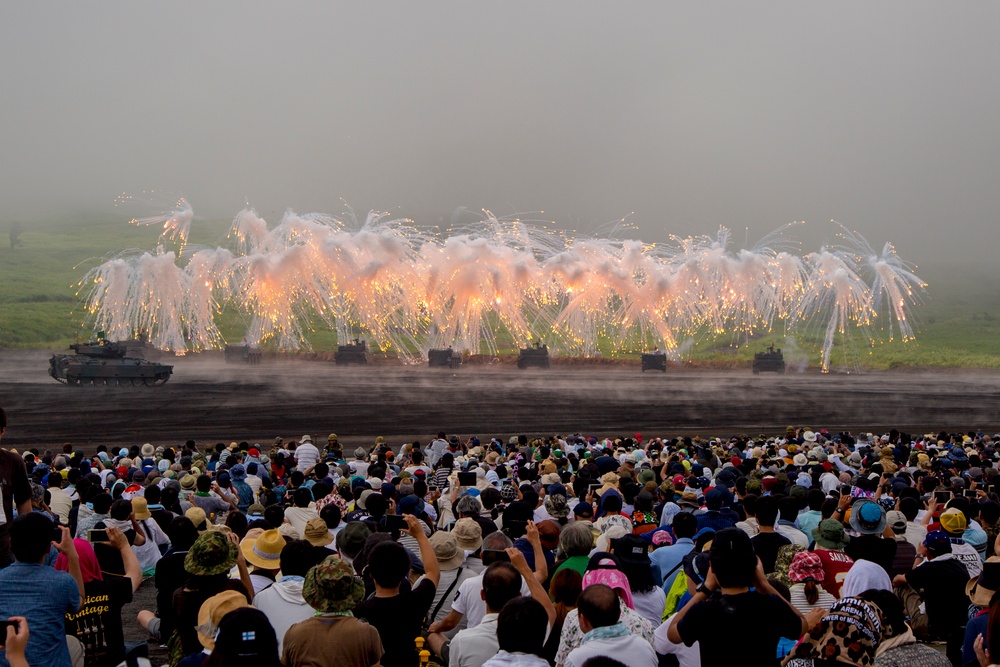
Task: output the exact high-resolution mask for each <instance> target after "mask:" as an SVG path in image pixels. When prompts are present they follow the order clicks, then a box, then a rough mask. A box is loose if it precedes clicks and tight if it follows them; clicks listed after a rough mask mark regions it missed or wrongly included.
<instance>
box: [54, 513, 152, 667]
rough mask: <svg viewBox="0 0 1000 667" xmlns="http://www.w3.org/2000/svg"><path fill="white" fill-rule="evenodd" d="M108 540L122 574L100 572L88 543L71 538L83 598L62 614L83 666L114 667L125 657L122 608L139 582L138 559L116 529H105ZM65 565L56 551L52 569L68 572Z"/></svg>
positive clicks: (63, 556)
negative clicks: (77, 643) (73, 609)
mask: <svg viewBox="0 0 1000 667" xmlns="http://www.w3.org/2000/svg"><path fill="white" fill-rule="evenodd" d="M108 539H109V543H110V545H111V546H112V547H114V548H115V549H118V552H119V553H120V554H121V558H122V562H123V563H124V565H125V576H124V577H119V576H116V575H113V574H109V575H106V576H105V575H104V574H102V572H101V568H100V565H99V564H98V562H97V556H96V555H95V554H94V549H93V547H91V545H90V543H89V542H87V540H81V539H76V540H74V544H75V546H76V551H77V554H79V560H80V573H81V575H82V576H83V588H84V593H85V597H84V601H83V604H82V605H81V606H80V611H78V612H76V613H67V614H66V634H67V635H72V636H74V637H76V638H77V639H78V640H79V641H80V643H81V644H82V645H83V648H84V650H85V651H86V659H87V667H114V665H117V664H118V663H119V662H121V661H122V660H124V659H125V631H124V629H123V628H122V607H124V606H125V605H126V604H128V603H130V602H131V601H132V595H133V594H134V593H135V591H136V590H138V589H139V586H140V584H142V570H141V569H140V566H139V561H138V559H137V558H136V556H135V554H134V553H133V552H132V549H131V547H129V544H128V540H126V539H125V535H124V534H123V533H122V532H121V531H120V530H118V529H117V528H108ZM69 567H70V564H69V559H68V558H67V557H66V556H65V555H64V554H60V555H59V558H58V560H56V569H57V570H60V571H62V572H69Z"/></svg>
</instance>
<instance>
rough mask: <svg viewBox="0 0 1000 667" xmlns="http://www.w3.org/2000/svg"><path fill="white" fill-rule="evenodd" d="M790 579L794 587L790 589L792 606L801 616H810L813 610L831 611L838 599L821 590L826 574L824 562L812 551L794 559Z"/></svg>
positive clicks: (802, 553) (797, 555)
mask: <svg viewBox="0 0 1000 667" xmlns="http://www.w3.org/2000/svg"><path fill="white" fill-rule="evenodd" d="M788 578H789V579H790V580H791V581H792V585H791V586H789V587H788V592H789V595H790V596H791V603H792V606H793V607H795V608H796V609H798V610H799V613H800V614H803V615H805V614H808V613H809V612H810V611H812V610H813V609H817V608H819V609H824V610H826V609H829V608H830V607H831V606H833V603H834V602H836V601H837V598H835V597H833V596H832V595H830V594H829V593H827V592H826V591H825V590H823V589H822V588H820V586H821V585H822V584H823V580H824V579H825V578H826V573H825V572H824V571H823V561H822V560H820V557H819V556H817V555H816V554H814V553H812V552H810V551H800V552H799V553H797V554H795V557H794V558H792V563H791V565H790V566H789V568H788Z"/></svg>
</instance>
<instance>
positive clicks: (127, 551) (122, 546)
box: [108, 528, 142, 593]
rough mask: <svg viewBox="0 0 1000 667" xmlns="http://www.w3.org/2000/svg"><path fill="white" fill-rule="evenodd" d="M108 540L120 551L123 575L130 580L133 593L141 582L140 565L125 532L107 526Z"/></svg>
mask: <svg viewBox="0 0 1000 667" xmlns="http://www.w3.org/2000/svg"><path fill="white" fill-rule="evenodd" d="M108 541H109V542H111V546H113V547H114V548H115V549H118V551H119V552H120V553H121V555H122V563H124V565H125V576H126V577H128V578H129V579H131V580H132V592H133V593H135V592H136V591H137V590H138V589H139V586H140V585H141V584H142V566H140V565H139V559H138V558H136V555H135V552H134V551H132V547H130V546H129V544H128V539H127V538H126V537H125V533H123V532H122V531H120V530H118V529H117V528H108Z"/></svg>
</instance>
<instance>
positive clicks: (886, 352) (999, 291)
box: [0, 218, 1000, 369]
mask: <svg viewBox="0 0 1000 667" xmlns="http://www.w3.org/2000/svg"><path fill="white" fill-rule="evenodd" d="M228 228H229V223H228V221H213V222H201V221H198V222H195V224H194V225H193V226H192V238H191V245H192V246H198V245H206V246H212V247H214V246H217V245H226V244H227V239H226V233H227V231H228ZM0 229H2V231H3V232H5V233H4V235H3V236H2V237H0V238H2V239H3V242H4V244H3V246H2V247H0V347H3V348H22V349H24V348H34V349H59V348H63V347H65V346H66V345H68V344H69V343H71V342H76V341H79V340H85V339H88V338H90V337H91V336H92V333H93V332H92V330H91V329H90V328H89V327H88V326H85V318H86V311H85V309H84V308H83V306H82V304H81V301H80V299H79V297H78V296H77V290H78V287H77V284H78V282H79V281H80V279H81V278H82V277H83V275H84V274H85V273H86V272H87V270H88V269H90V268H92V267H94V266H96V265H97V264H99V263H100V262H101V261H103V260H104V259H105V258H107V257H109V256H111V255H114V254H117V253H120V252H122V251H126V250H129V249H133V248H139V249H144V250H146V249H149V250H151V249H153V248H154V247H155V246H156V242H157V236H158V234H159V229H158V228H138V227H134V226H131V225H128V224H126V223H124V222H123V221H120V220H110V219H99V218H83V219H79V220H75V221H73V222H71V223H67V222H59V223H55V222H52V223H48V224H32V225H26V226H25V231H24V232H23V233H22V234H21V236H20V240H21V245H20V246H19V247H17V248H16V249H14V250H11V249H10V247H9V245H8V243H7V234H6V232H7V230H8V226H6V225H5V226H3V227H2V228H0ZM917 273H918V275H920V276H921V277H922V278H923V279H924V280H925V281H926V282H927V283H928V284H929V287H928V298H927V300H926V302H925V303H924V305H922V306H920V307H919V308H918V309H917V310H916V312H915V320H916V322H917V339H916V340H915V341H911V342H908V343H903V342H901V341H899V340H895V341H886V342H877V343H876V344H874V345H869V344H868V342H867V341H864V340H861V338H860V336H858V335H855V336H854V338H853V341H852V342H846V343H845V342H843V341H838V344H837V346H836V347H835V348H834V351H833V356H832V359H831V365H832V366H833V367H835V368H836V367H845V368H868V369H889V368H902V367H957V368H1000V288H997V287H996V286H994V285H991V284H990V283H989V282H988V281H986V280H984V279H982V278H980V277H978V276H976V275H975V274H974V273H973V272H971V271H969V270H968V268H967V267H960V266H959V267H956V266H954V265H943V264H942V265H936V266H935V265H925V266H921V267H920V268H919V269H918V270H917ZM218 322H219V326H220V329H221V330H222V333H223V335H224V336H225V337H226V338H227V339H228V340H231V341H239V340H240V339H241V338H242V337H243V335H244V333H245V331H246V319H245V317H244V316H243V315H242V314H241V313H238V312H232V311H231V310H229V311H226V312H224V313H222V314H221V315H220V316H219V319H218ZM314 329H315V330H314V332H313V333H312V334H311V335H310V342H311V344H312V345H313V347H314V349H316V350H317V351H325V350H331V349H333V348H334V346H335V345H336V335H335V334H334V333H333V332H331V331H329V330H326V329H325V328H324V325H323V324H322V323H321V322H319V323H317V324H316V325H315V326H314ZM500 340H501V341H503V342H505V343H506V344H507V345H509V346H510V347H511V348H512V349H513V348H514V347H515V345H514V342H513V341H511V340H509V338H505V337H500ZM771 342H774V343H775V345H776V346H778V347H782V348H784V349H785V352H786V358H788V359H789V360H790V361H793V362H794V361H798V362H799V363H802V364H808V365H809V366H818V365H819V360H820V352H819V350H820V335H819V334H817V333H815V332H812V331H809V332H806V333H805V334H801V333H800V334H798V335H797V336H796V338H795V339H794V340H789V339H788V337H787V336H786V334H785V333H784V332H783V330H782V325H781V324H778V325H776V327H775V331H773V332H771V333H769V334H766V335H760V336H758V337H755V338H754V339H753V340H746V339H745V338H742V337H736V336H734V337H728V336H719V337H714V338H713V337H709V336H699V337H696V339H695V340H694V341H693V343H692V344H691V345H689V346H685V354H684V359H685V360H686V361H689V362H691V363H694V364H705V365H713V366H737V365H745V364H746V363H747V362H748V361H749V360H750V358H751V357H752V356H753V353H754V352H756V351H759V350H761V349H763V348H764V347H766V346H767V345H768V344H770V343H771ZM790 344H791V345H792V346H793V347H791V349H790ZM632 347H633V348H634V350H635V352H636V353H637V352H638V351H639V350H640V349H641V348H642V347H643V345H642V342H641V341H634V342H633V345H632Z"/></svg>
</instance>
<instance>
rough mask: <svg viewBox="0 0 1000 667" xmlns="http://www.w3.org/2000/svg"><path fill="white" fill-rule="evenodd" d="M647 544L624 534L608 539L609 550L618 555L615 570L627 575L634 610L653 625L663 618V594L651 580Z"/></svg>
mask: <svg viewBox="0 0 1000 667" xmlns="http://www.w3.org/2000/svg"><path fill="white" fill-rule="evenodd" d="M648 548H649V543H648V542H646V540H644V539H642V538H641V537H638V536H635V535H626V536H625V537H622V538H621V539H618V540H615V541H613V542H612V548H611V552H612V553H613V554H614V555H615V556H617V557H618V562H619V569H620V570H621V571H622V573H623V574H624V575H625V576H626V577H627V578H628V582H629V586H630V588H631V591H632V602H633V604H634V606H635V610H636V612H638V613H639V615H640V616H642V617H643V618H645V619H646V620H648V621H649V622H650V624H651V625H652V626H653V627H656V626H658V625H659V624H660V621H662V620H663V609H664V607H665V606H666V604H667V594H666V593H665V592H664V591H663V589H662V588H661V587H660V586H659V585H658V582H655V581H653V565H652V563H651V562H650V560H649V552H648Z"/></svg>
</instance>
